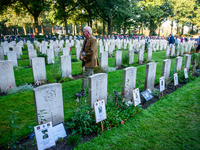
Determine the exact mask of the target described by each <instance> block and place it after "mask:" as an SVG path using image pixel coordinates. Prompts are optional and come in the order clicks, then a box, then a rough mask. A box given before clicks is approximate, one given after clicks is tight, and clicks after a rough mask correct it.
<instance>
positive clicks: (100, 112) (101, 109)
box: [94, 100, 107, 123]
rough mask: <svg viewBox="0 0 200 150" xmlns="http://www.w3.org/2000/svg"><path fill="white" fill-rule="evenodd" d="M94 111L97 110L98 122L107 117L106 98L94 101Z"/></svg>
mask: <svg viewBox="0 0 200 150" xmlns="http://www.w3.org/2000/svg"><path fill="white" fill-rule="evenodd" d="M94 112H95V118H96V123H98V122H100V121H103V120H105V119H106V118H107V116H106V107H105V101H104V100H101V101H98V102H95V103H94Z"/></svg>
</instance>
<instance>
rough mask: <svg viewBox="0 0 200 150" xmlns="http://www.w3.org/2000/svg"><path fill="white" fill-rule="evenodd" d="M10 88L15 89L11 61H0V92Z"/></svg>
mask: <svg viewBox="0 0 200 150" xmlns="http://www.w3.org/2000/svg"><path fill="white" fill-rule="evenodd" d="M10 87H11V88H12V87H16V85H15V77H14V71H13V64H12V61H10V60H0V89H1V92H5V91H6V90H7V89H8V88H10Z"/></svg>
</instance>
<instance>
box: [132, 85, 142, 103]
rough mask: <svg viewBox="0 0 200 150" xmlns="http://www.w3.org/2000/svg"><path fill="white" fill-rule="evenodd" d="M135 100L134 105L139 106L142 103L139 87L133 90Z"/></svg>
mask: <svg viewBox="0 0 200 150" xmlns="http://www.w3.org/2000/svg"><path fill="white" fill-rule="evenodd" d="M133 101H134V106H137V105H139V104H140V103H141V99H140V91H139V88H137V89H135V90H133Z"/></svg>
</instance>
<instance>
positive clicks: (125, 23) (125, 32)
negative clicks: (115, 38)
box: [123, 18, 126, 35]
mask: <svg viewBox="0 0 200 150" xmlns="http://www.w3.org/2000/svg"><path fill="white" fill-rule="evenodd" d="M123 34H124V35H125V34H126V18H125V21H124V33H123Z"/></svg>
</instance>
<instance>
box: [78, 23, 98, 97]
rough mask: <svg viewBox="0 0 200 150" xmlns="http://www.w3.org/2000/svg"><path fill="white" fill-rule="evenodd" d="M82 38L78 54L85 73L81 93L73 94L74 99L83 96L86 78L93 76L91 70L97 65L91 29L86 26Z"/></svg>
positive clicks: (94, 42) (94, 40)
mask: <svg viewBox="0 0 200 150" xmlns="http://www.w3.org/2000/svg"><path fill="white" fill-rule="evenodd" d="M83 36H84V37H85V40H84V41H83V47H82V49H81V52H80V60H82V63H83V65H82V66H85V71H84V72H83V78H82V87H81V92H79V93H77V94H75V96H76V97H82V96H84V95H85V93H86V88H87V84H88V77H89V76H91V75H93V74H94V72H93V69H94V68H95V67H97V66H98V65H99V64H98V58H97V48H98V45H97V40H96V38H94V37H93V36H92V29H91V27H89V26H86V27H84V28H83Z"/></svg>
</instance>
